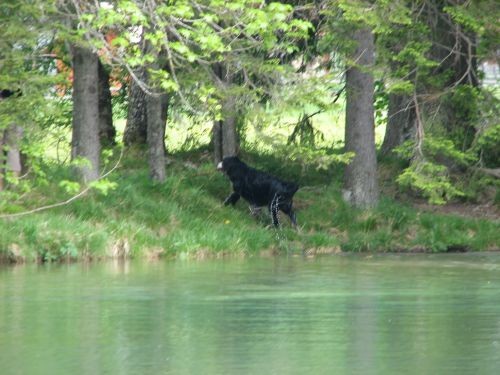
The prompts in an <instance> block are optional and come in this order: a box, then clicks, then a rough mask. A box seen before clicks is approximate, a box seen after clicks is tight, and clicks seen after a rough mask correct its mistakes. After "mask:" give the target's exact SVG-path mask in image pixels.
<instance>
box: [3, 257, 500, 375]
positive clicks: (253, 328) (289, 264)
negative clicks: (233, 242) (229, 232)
mask: <svg viewBox="0 0 500 375" xmlns="http://www.w3.org/2000/svg"><path fill="white" fill-rule="evenodd" d="M499 373H500V254H486V255H480V254H471V255H464V254H457V255H411V256H408V255H407V256H395V255H393V256H373V257H370V256H334V257H324V258H317V259H302V258H291V259H286V258H276V259H250V260H248V259H247V260H217V261H206V262H151V263H148V262H129V263H120V262H109V263H97V264H90V265H84V264H72V265H48V266H47V265H45V266H36V265H26V266H15V267H7V266H4V267H1V268H0V374H2V375H10V374H92V375H96V374H499Z"/></svg>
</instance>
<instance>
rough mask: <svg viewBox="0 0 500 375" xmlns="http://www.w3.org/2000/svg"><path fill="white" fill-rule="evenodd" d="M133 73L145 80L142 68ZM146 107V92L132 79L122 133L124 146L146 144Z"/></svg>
mask: <svg viewBox="0 0 500 375" xmlns="http://www.w3.org/2000/svg"><path fill="white" fill-rule="evenodd" d="M135 73H136V75H137V78H138V79H140V80H142V81H145V80H146V76H145V71H144V69H143V68H141V69H139V70H137V71H136V72H135ZM146 107H147V106H146V93H145V92H144V91H143V90H142V89H141V87H140V86H139V85H138V84H137V82H136V81H135V80H134V79H132V80H131V83H130V88H129V93H128V113H127V124H126V125H125V131H124V133H123V144H124V145H125V146H127V147H130V146H134V145H138V146H144V145H145V144H146V139H147V128H148V116H147V108H146Z"/></svg>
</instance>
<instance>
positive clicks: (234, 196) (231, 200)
mask: <svg viewBox="0 0 500 375" xmlns="http://www.w3.org/2000/svg"><path fill="white" fill-rule="evenodd" d="M238 199H240V195H239V194H238V193H232V194H231V195H230V196H229V197H227V198H226V200H225V201H224V206H227V205H228V204H232V205H233V206H234V205H235V204H236V202H238Z"/></svg>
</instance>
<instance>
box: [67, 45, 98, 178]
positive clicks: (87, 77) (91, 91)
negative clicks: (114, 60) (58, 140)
mask: <svg viewBox="0 0 500 375" xmlns="http://www.w3.org/2000/svg"><path fill="white" fill-rule="evenodd" d="M71 51H72V55H73V56H72V58H73V75H74V79H73V134H72V141H71V145H72V149H71V156H72V159H73V160H74V159H76V158H84V159H86V160H87V161H88V162H87V163H84V164H81V165H79V166H78V167H77V171H78V173H79V174H80V177H81V179H82V180H83V181H84V182H85V183H88V182H91V181H94V180H96V179H97V178H99V161H100V151H101V146H100V142H99V87H98V85H99V76H98V70H99V68H98V65H99V58H98V56H97V54H95V53H94V52H92V51H91V50H90V49H87V48H83V47H79V46H76V45H73V46H72V48H71Z"/></svg>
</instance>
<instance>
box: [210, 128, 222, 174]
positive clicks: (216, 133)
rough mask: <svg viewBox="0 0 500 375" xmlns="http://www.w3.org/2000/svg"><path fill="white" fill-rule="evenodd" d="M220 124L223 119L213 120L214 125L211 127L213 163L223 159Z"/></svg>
mask: <svg viewBox="0 0 500 375" xmlns="http://www.w3.org/2000/svg"><path fill="white" fill-rule="evenodd" d="M222 126H223V121H221V120H216V121H214V126H213V128H212V144H213V147H214V163H215V165H217V164H219V163H220V162H221V161H222V159H223V156H222V155H223V152H222Z"/></svg>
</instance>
